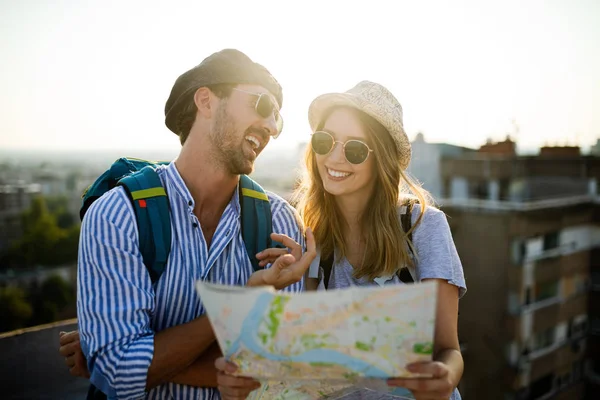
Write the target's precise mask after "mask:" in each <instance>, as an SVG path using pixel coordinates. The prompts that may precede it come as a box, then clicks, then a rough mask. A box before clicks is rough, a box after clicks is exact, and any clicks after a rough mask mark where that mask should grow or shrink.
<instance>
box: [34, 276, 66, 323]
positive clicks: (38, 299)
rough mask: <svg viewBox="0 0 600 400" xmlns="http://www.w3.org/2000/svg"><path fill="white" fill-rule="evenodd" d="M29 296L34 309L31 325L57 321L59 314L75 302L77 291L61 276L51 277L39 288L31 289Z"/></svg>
mask: <svg viewBox="0 0 600 400" xmlns="http://www.w3.org/2000/svg"><path fill="white" fill-rule="evenodd" d="M29 294H30V301H31V303H32V304H33V308H34V313H33V318H32V319H31V321H30V324H31V325H39V324H45V323H48V322H52V321H55V320H56V318H57V316H58V313H59V312H60V311H62V310H63V309H64V308H65V307H67V306H69V305H72V304H73V302H74V301H75V290H74V289H73V288H72V287H71V286H69V284H68V283H67V282H66V281H65V280H64V279H63V278H61V277H60V276H59V275H52V276H50V277H49V278H47V279H46V280H45V281H44V282H43V283H42V285H41V286H39V287H31V288H30V291H29Z"/></svg>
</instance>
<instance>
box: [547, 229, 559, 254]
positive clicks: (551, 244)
mask: <svg viewBox="0 0 600 400" xmlns="http://www.w3.org/2000/svg"><path fill="white" fill-rule="evenodd" d="M557 247H558V232H552V233H547V234H545V235H544V251H546V250H552V249H555V248H557Z"/></svg>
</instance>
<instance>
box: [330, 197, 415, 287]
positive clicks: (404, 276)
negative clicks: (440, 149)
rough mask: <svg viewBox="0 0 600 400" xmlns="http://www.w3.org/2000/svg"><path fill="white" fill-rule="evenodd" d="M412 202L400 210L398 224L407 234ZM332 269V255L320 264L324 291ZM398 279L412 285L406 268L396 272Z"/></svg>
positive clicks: (410, 238)
mask: <svg viewBox="0 0 600 400" xmlns="http://www.w3.org/2000/svg"><path fill="white" fill-rule="evenodd" d="M413 204H414V203H413V202H411V201H408V202H406V203H405V204H404V205H403V206H402V208H403V210H402V211H403V212H402V213H401V214H400V224H401V225H402V230H403V231H404V232H409V231H410V228H411V225H412V221H411V217H412V206H413ZM408 240H409V241H411V242H412V232H409V233H408ZM408 249H409V251H410V252H411V253H412V248H411V247H410V246H409V248H408ZM332 267H333V254H331V255H330V256H329V257H327V258H326V259H324V260H323V261H322V262H321V268H323V284H324V285H325V289H327V287H328V286H329V278H330V277H331V269H332ZM397 275H398V278H399V279H400V281H401V282H404V283H414V278H413V277H412V275H411V273H410V271H409V269H408V267H403V268H401V269H400V270H399V271H398V272H397Z"/></svg>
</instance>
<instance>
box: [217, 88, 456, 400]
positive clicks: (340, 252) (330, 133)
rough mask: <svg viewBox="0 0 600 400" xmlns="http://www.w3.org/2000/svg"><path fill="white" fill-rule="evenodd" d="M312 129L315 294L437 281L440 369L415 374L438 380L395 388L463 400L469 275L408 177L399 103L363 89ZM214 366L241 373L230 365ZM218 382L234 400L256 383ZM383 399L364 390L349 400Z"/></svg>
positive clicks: (304, 203) (307, 212)
mask: <svg viewBox="0 0 600 400" xmlns="http://www.w3.org/2000/svg"><path fill="white" fill-rule="evenodd" d="M309 123H310V126H311V128H312V130H313V135H312V138H311V146H309V147H308V149H307V153H306V159H305V164H306V176H305V178H304V180H303V181H302V184H301V185H300V187H299V190H298V199H299V201H298V205H297V207H298V211H299V212H300V215H301V216H302V218H303V220H304V224H305V226H310V227H311V228H313V232H314V235H315V239H316V242H317V244H318V246H319V248H320V255H321V266H320V268H319V269H318V271H317V273H316V274H313V278H311V282H310V283H309V284H307V286H308V287H311V286H312V288H315V287H318V288H319V289H323V288H324V287H325V286H326V287H328V288H329V289H335V288H345V287H348V286H370V285H390V284H402V282H401V280H400V276H401V274H400V273H399V272H400V271H401V269H402V268H403V267H408V269H409V271H411V276H412V277H413V279H414V280H422V281H425V280H437V281H438V297H439V299H438V306H437V314H436V315H437V317H436V326H435V346H434V357H433V359H434V361H432V362H427V363H420V364H415V365H412V366H410V367H409V369H410V370H411V371H413V372H418V373H424V374H431V376H432V378H430V379H400V378H398V379H389V380H388V382H387V383H388V385H390V386H397V387H403V388H406V389H408V390H410V391H411V392H412V394H413V396H414V397H415V398H416V399H417V400H420V399H448V398H451V399H453V400H454V399H460V395H459V393H458V390H457V389H456V386H457V385H458V382H459V381H460V378H461V376H462V373H463V366H464V365H463V359H462V356H461V353H460V349H459V342H458V333H457V319H458V300H459V298H460V297H461V296H462V295H463V294H464V293H465V291H466V287H465V281H464V276H463V270H462V266H461V263H460V259H459V257H458V254H457V252H456V248H455V246H454V243H453V240H452V236H451V233H450V229H449V226H448V223H447V221H446V218H445V215H444V214H443V213H442V212H441V211H439V210H438V209H436V208H434V207H432V206H430V205H428V195H427V193H426V192H425V191H423V190H422V189H420V188H419V187H418V186H416V185H415V184H414V183H413V182H412V181H411V180H410V179H409V177H408V176H407V175H406V173H405V170H406V168H407V166H408V163H409V161H410V154H411V150H410V142H409V140H408V137H407V136H406V133H405V132H404V128H403V119H402V107H401V105H400V103H399V102H398V100H396V98H395V97H394V96H393V95H392V94H391V93H390V92H389V91H388V90H387V89H386V88H384V87H383V86H381V85H379V84H376V83H372V82H367V81H363V82H360V83H359V84H358V85H356V86H355V87H354V88H352V89H351V90H349V91H347V92H345V93H330V94H325V95H322V96H319V97H317V98H316V99H315V100H314V101H313V102H312V104H311V105H310V108H309ZM403 211H404V212H406V211H408V212H410V222H411V228H410V230H409V231H408V232H404V231H403V229H402V223H401V217H399V215H401V214H402V212H403ZM411 238H412V240H411ZM278 254H280V253H278V251H277V250H272V251H266V252H264V254H262V255H261V257H262V258H263V260H264V261H265V262H271V261H273V259H274V258H275V257H277V255H278ZM327 260H328V261H327ZM331 264H332V265H331ZM329 265H331V266H330V267H329ZM329 268H330V273H329ZM314 278H316V279H314ZM216 365H217V368H219V369H220V370H221V371H225V370H226V369H227V370H228V371H231V370H234V369H233V368H232V366H231V365H230V364H227V363H225V361H224V360H223V359H219V360H217V363H216ZM218 379H219V383H220V386H221V387H222V393H223V392H226V393H231V394H232V395H234V396H233V397H238V396H239V397H241V398H243V397H245V394H247V392H246V390H248V391H249V390H251V389H253V388H255V386H252V385H255V384H256V383H253V381H251V380H250V379H247V378H234V377H233V376H230V375H227V374H226V373H225V372H220V374H219V378H218ZM224 397H228V396H226V395H225V396H224ZM385 397H387V395H379V396H374V393H373V392H372V391H367V390H360V389H358V390H356V391H354V392H352V393H350V394H348V395H347V397H344V398H348V399H354V398H356V399H360V398H385Z"/></svg>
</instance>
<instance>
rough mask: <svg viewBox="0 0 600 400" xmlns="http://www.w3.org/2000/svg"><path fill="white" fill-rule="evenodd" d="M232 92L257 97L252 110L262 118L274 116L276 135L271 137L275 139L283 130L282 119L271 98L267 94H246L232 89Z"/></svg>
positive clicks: (240, 90)
mask: <svg viewBox="0 0 600 400" xmlns="http://www.w3.org/2000/svg"><path fill="white" fill-rule="evenodd" d="M233 90H237V91H238V92H242V93H246V94H251V95H254V96H258V99H257V100H256V104H255V105H254V110H255V111H256V113H257V114H258V115H260V116H261V117H263V118H269V117H270V116H271V115H274V116H275V124H276V125H277V133H276V134H275V135H273V138H274V139H277V138H278V137H279V135H280V134H281V131H282V130H283V118H281V114H279V108H277V106H276V105H275V104H274V103H273V100H272V99H271V96H269V95H268V94H267V93H254V92H248V91H246V90H242V89H238V88H233Z"/></svg>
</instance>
